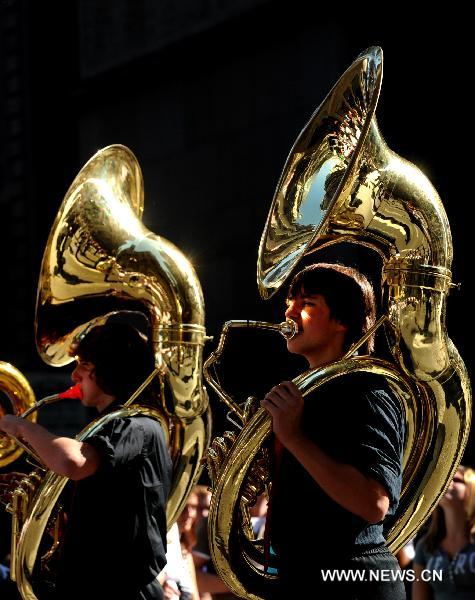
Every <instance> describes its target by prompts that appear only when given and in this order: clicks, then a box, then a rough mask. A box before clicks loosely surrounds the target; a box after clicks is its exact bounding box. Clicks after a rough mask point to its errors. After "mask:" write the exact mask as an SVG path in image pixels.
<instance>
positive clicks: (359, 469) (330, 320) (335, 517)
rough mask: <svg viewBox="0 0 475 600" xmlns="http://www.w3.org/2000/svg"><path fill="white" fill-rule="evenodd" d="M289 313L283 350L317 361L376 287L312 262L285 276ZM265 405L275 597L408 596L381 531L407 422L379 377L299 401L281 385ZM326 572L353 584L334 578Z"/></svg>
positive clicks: (366, 324)
mask: <svg viewBox="0 0 475 600" xmlns="http://www.w3.org/2000/svg"><path fill="white" fill-rule="evenodd" d="M285 316H286V318H287V319H291V320H293V321H295V323H296V324H297V327H298V333H297V334H296V335H295V336H294V337H292V338H291V339H289V340H288V341H287V347H288V350H289V352H292V353H295V354H300V355H301V356H304V357H305V358H306V359H307V361H308V364H309V367H310V368H315V367H321V366H323V365H326V364H328V363H331V362H334V361H337V360H339V359H341V358H342V357H343V356H344V355H345V353H346V352H347V351H348V350H349V348H350V347H351V345H352V344H353V343H354V342H355V341H357V340H358V339H360V338H361V337H362V335H363V334H364V333H365V332H366V331H367V330H368V329H369V328H370V327H371V326H372V325H373V323H374V320H375V301H374V293H373V290H372V287H371V285H370V284H369V282H368V280H367V279H366V278H365V277H363V276H362V275H361V274H360V273H358V272H357V271H355V270H354V269H351V268H348V267H343V266H341V265H330V264H315V265H312V266H310V267H307V268H306V269H304V270H303V271H301V272H300V273H298V274H297V275H296V277H295V278H294V280H293V282H292V283H291V285H290V289H289V293H288V299H287V310H286V312H285ZM367 344H368V351H369V352H370V351H371V350H372V345H373V340H372V339H370V340H369V341H368V343H367ZM261 404H262V406H263V407H264V408H265V409H266V410H267V411H268V412H269V413H270V415H271V417H272V423H273V431H274V434H275V438H276V440H277V442H276V449H277V450H278V451H277V452H276V460H275V468H274V476H273V491H272V494H271V501H270V509H269V516H268V520H269V527H270V529H269V531H268V532H267V535H269V536H270V539H271V543H272V548H273V550H274V551H275V553H276V554H277V556H278V559H279V575H280V577H279V585H278V589H277V590H275V591H273V592H272V598H322V599H326V598H342V599H347V600H350V599H360V600H372V599H374V600H402V599H403V598H405V593H404V586H403V583H402V582H401V581H400V580H399V576H398V570H399V567H398V564H397V561H396V559H395V558H394V557H393V556H392V555H391V553H390V552H389V550H388V549H387V548H386V546H385V539H384V536H383V522H384V520H385V518H387V517H389V516H391V515H393V514H394V512H395V509H396V507H397V505H398V500H399V495H400V489H401V475H402V467H401V462H402V451H403V444H404V424H403V423H404V419H403V411H402V408H401V405H400V402H399V400H398V398H397V397H396V396H395V395H394V393H393V392H392V391H391V389H390V388H389V386H388V385H387V383H386V381H385V380H384V378H383V377H381V376H378V375H373V374H368V373H364V372H356V373H351V374H346V375H343V376H340V377H337V378H335V379H333V380H331V381H330V382H328V383H327V384H325V385H323V386H320V387H319V388H317V390H316V391H315V392H313V393H310V394H308V395H307V396H306V397H305V399H304V398H303V397H302V394H301V393H300V392H299V390H298V389H297V387H296V386H295V385H294V384H293V383H292V382H288V381H285V382H283V383H281V384H280V385H277V386H276V387H274V388H273V389H272V390H271V391H270V392H269V393H268V394H267V395H266V396H265V398H264V399H263V400H262V402H261ZM279 448H280V450H279ZM279 455H280V457H279ZM333 569H337V570H339V571H340V573H343V575H342V578H345V577H348V579H349V582H346V583H345V582H338V581H337V580H336V576H335V581H333V582H332V581H330V578H329V577H328V575H326V573H327V572H328V570H333ZM371 571H373V572H374V571H378V574H377V575H374V574H373V575H371V573H370V572H371ZM399 575H400V574H399ZM325 577H327V581H325ZM353 579H355V580H356V581H353V582H352V580H353ZM359 579H361V581H359Z"/></svg>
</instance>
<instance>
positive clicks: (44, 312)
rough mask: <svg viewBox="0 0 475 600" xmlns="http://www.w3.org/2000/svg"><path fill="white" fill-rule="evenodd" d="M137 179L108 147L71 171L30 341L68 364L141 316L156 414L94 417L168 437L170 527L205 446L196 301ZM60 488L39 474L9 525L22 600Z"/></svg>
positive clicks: (129, 163)
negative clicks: (152, 425)
mask: <svg viewBox="0 0 475 600" xmlns="http://www.w3.org/2000/svg"><path fill="white" fill-rule="evenodd" d="M142 211H143V181H142V174H141V170H140V167H139V164H138V162H137V159H136V158H135V156H134V155H133V153H132V152H131V151H130V150H129V149H128V148H126V147H124V146H120V145H115V146H109V147H107V148H104V149H102V150H100V151H99V152H98V153H97V154H95V155H94V156H93V157H92V158H91V159H90V160H89V161H88V162H87V163H86V165H85V166H84V167H83V169H82V170H81V171H80V172H79V174H78V175H77V177H76V179H75V180H74V182H73V183H72V185H71V187H70V189H69V190H68V192H67V194H66V196H65V198H64V200H63V203H62V205H61V207H60V209H59V212H58V215H57V218H56V220H55V223H54V225H53V227H52V230H51V233H50V236H49V239H48V242H47V246H46V249H45V253H44V257H43V263H42V268H41V274H40V278H39V285H38V298H37V307H36V343H37V348H38V352H39V354H40V356H41V358H42V359H43V360H44V361H45V362H46V363H47V364H49V365H53V366H62V365H65V364H68V363H69V362H71V361H72V360H73V358H72V357H71V356H70V355H69V348H70V345H71V343H72V342H73V341H74V340H76V339H78V337H80V336H81V335H84V334H85V333H86V332H87V330H88V329H89V328H90V327H91V325H93V324H96V323H97V322H98V321H100V320H101V319H102V320H103V319H105V318H107V317H108V315H110V314H111V313H115V312H116V311H123V310H132V311H138V312H142V313H143V314H144V315H145V316H146V317H147V318H148V319H149V321H150V323H151V326H152V331H153V344H154V352H155V359H156V360H155V362H156V367H157V372H158V377H159V378H160V383H161V385H160V388H161V393H160V397H158V398H156V408H155V409H153V410H152V409H150V408H149V407H144V406H140V405H137V404H136V403H135V404H132V405H131V406H124V407H122V408H121V409H120V410H119V411H117V412H116V413H111V415H107V417H102V418H99V419H98V420H96V421H95V422H94V423H92V424H91V425H90V426H88V427H87V428H86V429H85V430H84V431H83V432H82V433H81V434H80V436H79V438H78V439H81V440H83V439H86V438H87V436H88V435H91V434H92V433H93V432H94V431H95V430H96V429H97V428H98V427H101V426H102V425H103V424H104V423H105V421H104V419H106V418H113V417H114V416H120V417H123V416H128V415H131V414H135V413H136V412H141V413H143V412H147V414H149V415H150V416H154V417H155V418H157V419H159V420H160V423H161V424H162V427H163V429H164V431H165V433H166V435H167V436H168V439H169V448H170V453H171V457H172V461H173V478H172V488H171V493H170V497H169V500H168V505H167V520H168V524H169V526H171V524H172V523H173V522H174V521H175V520H176V518H177V517H178V515H179V514H180V512H181V511H182V508H183V506H184V504H185V503H186V500H187V497H188V494H189V492H190V491H191V490H192V488H193V485H194V484H195V482H196V480H197V478H198V476H199V473H200V470H201V459H202V457H203V455H204V453H205V451H206V449H207V447H208V444H209V436H210V431H211V415H210V410H209V406H208V397H207V394H206V390H205V388H204V386H203V385H202V375H201V371H202V351H203V344H204V341H205V328H204V302H203V295H202V291H201V286H200V283H199V280H198V277H197V275H196V273H195V271H194V269H193V267H192V265H191V263H190V262H189V261H188V259H187V258H186V257H185V256H184V255H183V254H182V252H181V251H180V250H179V249H178V248H177V247H176V246H174V245H173V244H172V243H171V242H169V241H167V240H166V239H164V238H162V237H160V236H158V235H155V234H153V233H152V232H150V231H149V230H148V229H146V228H145V226H144V225H143V224H142V222H141V220H140V219H141V216H142ZM65 483H66V479H65V478H64V477H60V476H58V475H56V474H54V473H52V472H48V473H46V475H45V476H44V477H43V478H42V481H41V483H40V484H39V485H37V486H36V488H37V490H35V493H34V494H33V497H32V498H28V499H27V500H28V501H27V502H26V503H25V502H24V501H23V500H21V502H20V501H19V502H17V504H18V505H20V504H21V505H22V506H21V510H20V509H19V513H18V515H17V523H16V525H15V528H16V532H17V538H16V542H15V543H16V555H15V569H14V573H13V576H14V577H15V579H16V581H17V586H18V589H19V591H20V594H21V596H22V598H23V599H24V600H26V599H28V600H35V599H36V595H35V592H34V589H33V587H34V585H33V583H32V577H31V575H32V572H33V567H34V564H35V562H36V561H37V553H38V548H39V547H40V542H41V538H42V536H43V534H44V531H45V528H46V526H47V524H48V521H49V519H50V518H51V515H52V513H53V508H54V507H55V504H56V502H57V500H58V498H59V495H60V493H61V491H62V489H63V487H64V485H65Z"/></svg>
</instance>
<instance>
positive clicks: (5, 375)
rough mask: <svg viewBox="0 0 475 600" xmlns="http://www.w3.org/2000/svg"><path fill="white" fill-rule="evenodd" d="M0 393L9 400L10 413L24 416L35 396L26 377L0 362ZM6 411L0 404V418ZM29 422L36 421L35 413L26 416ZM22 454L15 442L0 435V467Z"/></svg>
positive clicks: (9, 365) (7, 364)
mask: <svg viewBox="0 0 475 600" xmlns="http://www.w3.org/2000/svg"><path fill="white" fill-rule="evenodd" d="M0 391H1V392H3V393H4V394H5V395H6V397H7V398H8V399H9V401H10V403H11V405H12V411H11V412H12V413H13V414H15V415H22V414H24V413H25V412H26V411H27V410H28V409H29V408H31V407H32V406H34V404H35V394H34V392H33V390H32V389H31V386H30V384H29V383H28V380H27V379H26V377H25V376H24V375H23V374H22V373H21V372H20V371H19V370H18V369H17V368H16V367H14V366H13V365H11V364H10V363H7V362H3V361H0ZM7 412H9V411H7V410H6V409H5V408H4V406H3V405H2V404H0V416H3V415H4V414H6V413H7ZM28 418H29V419H30V421H36V413H33V414H31V415H29V416H28ZM22 452H23V447H21V446H19V444H18V443H17V442H16V440H14V439H12V438H11V437H10V436H8V435H4V434H2V433H0V467H6V466H7V465H9V464H10V463H11V462H13V461H14V460H16V459H17V458H18V457H19V456H20V455H21V453H22Z"/></svg>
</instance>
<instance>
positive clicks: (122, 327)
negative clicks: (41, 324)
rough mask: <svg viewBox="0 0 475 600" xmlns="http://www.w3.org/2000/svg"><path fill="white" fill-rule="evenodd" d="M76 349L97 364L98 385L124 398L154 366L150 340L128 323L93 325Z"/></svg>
mask: <svg viewBox="0 0 475 600" xmlns="http://www.w3.org/2000/svg"><path fill="white" fill-rule="evenodd" d="M74 353H75V354H76V355H77V356H78V357H79V358H80V359H81V360H82V361H84V362H90V363H92V364H93V365H94V367H95V377H96V382H97V385H98V386H99V387H100V388H101V389H102V390H103V391H104V392H106V394H111V395H112V396H115V397H116V398H118V399H120V400H121V401H124V400H127V399H128V398H129V396H131V395H132V394H133V392H135V390H136V389H137V388H138V387H139V385H140V384H141V383H143V381H144V380H145V379H146V378H147V376H148V375H150V373H151V372H152V371H153V369H154V368H155V360H154V354H153V350H152V348H151V346H150V344H149V343H148V342H147V339H146V338H145V336H144V335H142V334H141V333H139V332H138V331H137V329H135V327H132V325H129V324H128V323H106V324H105V325H97V326H96V327H93V328H92V329H91V330H90V331H89V332H88V333H87V335H86V336H85V337H84V339H82V340H81V341H80V342H79V344H78V346H77V348H75V349H74Z"/></svg>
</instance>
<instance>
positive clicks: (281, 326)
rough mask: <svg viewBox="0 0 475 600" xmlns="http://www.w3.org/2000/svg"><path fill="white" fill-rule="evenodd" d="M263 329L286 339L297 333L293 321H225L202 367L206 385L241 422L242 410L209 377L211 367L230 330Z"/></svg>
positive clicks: (211, 377) (242, 419)
mask: <svg viewBox="0 0 475 600" xmlns="http://www.w3.org/2000/svg"><path fill="white" fill-rule="evenodd" d="M236 328H239V329H264V330H267V331H275V332H276V333H280V334H281V335H283V336H284V337H285V338H286V339H290V338H291V337H293V336H294V335H295V334H296V333H297V331H298V328H297V324H296V323H295V321H291V320H288V321H283V322H282V323H268V322H267V321H250V320H245V319H241V320H232V321H226V323H225V324H224V325H223V328H222V330H221V336H220V338H219V342H218V347H217V348H216V350H215V351H214V352H212V353H211V354H210V355H209V356H208V358H207V359H206V361H205V363H204V365H203V375H204V377H205V379H206V381H207V382H208V384H209V385H210V386H211V387H212V388H213V390H214V391H215V392H216V394H218V396H219V398H220V399H221V400H222V401H223V402H224V403H225V404H226V406H227V407H228V408H229V409H230V410H231V411H232V412H234V413H235V414H236V415H237V416H238V417H239V418H240V419H241V421H242V422H244V411H243V409H242V408H241V407H240V406H239V405H238V404H237V403H236V402H235V401H234V400H233V398H232V397H231V396H230V395H229V394H228V393H227V392H226V391H225V390H224V389H223V388H222V387H221V385H220V384H219V383H218V382H217V380H216V379H215V378H214V377H213V376H212V375H211V373H210V369H211V367H212V366H213V365H214V364H215V363H217V362H219V359H220V358H221V355H222V354H223V352H224V348H225V346H226V342H227V339H228V335H229V332H230V330H231V329H236Z"/></svg>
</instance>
